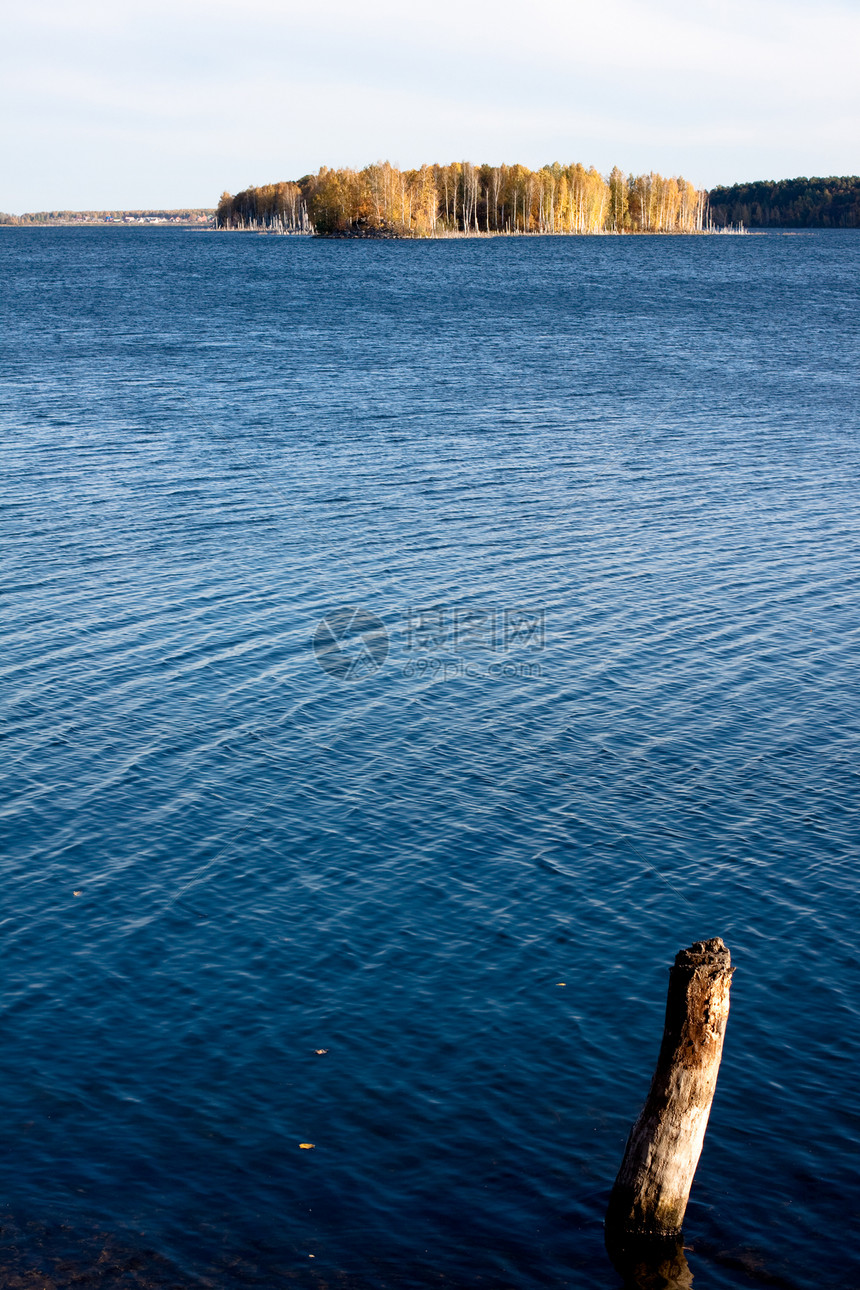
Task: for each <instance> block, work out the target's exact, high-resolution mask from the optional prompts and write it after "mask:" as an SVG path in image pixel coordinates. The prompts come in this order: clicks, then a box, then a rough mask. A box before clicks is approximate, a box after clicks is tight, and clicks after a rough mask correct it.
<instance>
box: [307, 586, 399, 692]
mask: <svg viewBox="0 0 860 1290" xmlns="http://www.w3.org/2000/svg"><path fill="white" fill-rule="evenodd" d="M313 647H314V655H315V656H316V660H317V662H318V663H319V665H320V667H321V668H322V670H323V671H324V672H328V674H329V676H333V677H335V678H336V679H337V680H338V681H358V680H362V679H363V678H364V677H368V676H373V675H374V673H375V672H378V671H379V669H380V668H381V667H382V665H383V663H384V662H385V660H386V659H387V658H388V631H387V629H386V626H385V623H384V622H383V621H382V619H381V618H377V616H376V614H371V613H368V611H367V610H366V609H361V608H359V607H358V606H356V605H344V607H343V608H342V609H333V610H332V611H331V612H330V613H328V614H326V616H325V618H323V619H322V620H321V622H319V623H318V624H317V629H316V631H315V632H314V638H313Z"/></svg>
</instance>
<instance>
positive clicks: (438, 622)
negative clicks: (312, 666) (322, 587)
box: [313, 604, 546, 681]
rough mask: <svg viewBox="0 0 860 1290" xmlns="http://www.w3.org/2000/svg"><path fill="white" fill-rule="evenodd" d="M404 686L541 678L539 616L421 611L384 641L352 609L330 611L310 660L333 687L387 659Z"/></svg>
mask: <svg viewBox="0 0 860 1290" xmlns="http://www.w3.org/2000/svg"><path fill="white" fill-rule="evenodd" d="M392 642H393V644H394V647H395V651H396V657H395V658H394V659H393V660H392V661H393V662H394V664H395V666H396V667H397V669H398V670H399V672H400V675H401V676H403V677H405V678H407V679H410V678H415V679H417V680H421V681H423V680H428V681H436V680H442V681H449V680H453V679H454V678H455V677H460V678H469V679H472V680H477V679H488V680H529V679H536V678H539V677H541V676H542V675H543V673H542V668H541V662H540V656H541V652H542V651H543V649H544V646H545V644H546V621H545V613H544V610H543V609H531V608H530V609H519V608H517V609H512V608H510V607H502V608H498V607H495V606H486V605H484V606H476V605H440V604H436V605H428V606H421V607H417V608H409V609H406V610H405V611H404V612H402V613H401V614H399V615H398V616H397V620H396V626H395V628H394V630H393V631H392V636H391V642H390V641H389V633H388V629H387V628H386V625H385V623H383V621H382V619H381V618H379V617H377V615H376V614H372V613H370V612H369V611H368V610H366V609H361V608H359V607H358V606H356V605H348V606H346V607H344V608H342V609H335V610H332V612H331V613H328V614H326V616H325V618H323V619H322V621H321V622H320V623H319V624H318V626H317V629H316V631H315V633H314V637H313V648H314V654H315V655H316V660H317V662H318V663H319V665H320V667H321V668H322V669H323V671H324V672H327V673H328V674H329V676H333V677H335V678H336V679H337V680H339V681H357V680H362V679H364V678H366V677H369V676H373V675H374V674H375V673H376V672H378V671H379V669H380V668H381V667H382V665H383V664H384V663H385V661H386V659H387V658H388V657H389V648H390V645H391V643H392Z"/></svg>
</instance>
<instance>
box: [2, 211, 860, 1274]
mask: <svg viewBox="0 0 860 1290" xmlns="http://www.w3.org/2000/svg"><path fill="white" fill-rule="evenodd" d="M0 282H2V300H0V312H1V313H2V337H3V351H4V363H3V373H4V374H3V378H2V389H0V417H2V426H3V431H4V434H3V438H4V446H5V451H4V465H3V488H2V498H0V504H2V533H3V545H2V551H3V566H4V569H3V581H2V594H3V602H4V614H3V620H2V621H3V626H2V633H3V649H2V655H0V671H2V694H3V721H2V727H0V729H2V735H3V746H2V751H3V758H2V797H0V811H2V821H0V830H2V855H3V860H2V871H0V872H2V887H3V898H4V899H3V911H4V912H3V916H2V936H3V980H2V1047H0V1053H2V1056H0V1067H2V1089H3V1105H4V1115H3V1129H2V1137H3V1151H2V1153H0V1174H2V1180H1V1181H0V1198H2V1206H3V1208H2V1211H0V1230H2V1238H3V1241H2V1254H0V1267H5V1268H6V1269H7V1272H6V1273H5V1274H4V1275H6V1276H7V1278H8V1283H9V1284H10V1285H12V1284H20V1285H26V1286H31V1285H32V1286H33V1287H36V1286H38V1287H40V1288H41V1287H43V1286H48V1285H50V1286H52V1287H60V1286H66V1285H71V1284H72V1283H74V1284H75V1285H90V1284H93V1285H94V1284H96V1283H97V1284H99V1285H100V1286H104V1285H106V1284H110V1285H119V1284H122V1285H127V1284H128V1285H131V1284H133V1285H139V1286H144V1285H145V1286H153V1287H155V1286H157V1287H182V1288H183V1290H184V1288H185V1287H191V1286H209V1287H214V1288H215V1290H238V1287H246V1286H260V1287H267V1288H269V1290H271V1287H274V1286H276V1285H281V1284H287V1283H289V1284H291V1285H296V1286H297V1287H305V1288H307V1290H315V1288H316V1290H323V1288H324V1287H334V1286H342V1287H347V1288H349V1290H426V1288H427V1287H430V1286H442V1287H448V1288H449V1290H455V1288H456V1290H460V1288H464V1287H474V1288H476V1290H477V1288H483V1290H501V1288H503V1287H508V1288H511V1290H536V1288H537V1287H591V1288H594V1287H606V1290H613V1288H614V1287H617V1286H618V1284H619V1279H618V1277H617V1275H616V1274H615V1272H614V1271H613V1269H612V1267H611V1265H610V1263H609V1261H608V1259H607V1257H606V1255H605V1252H604V1249H603V1233H602V1219H603V1213H604V1209H605V1205H606V1200H607V1197H608V1193H609V1189H610V1187H611V1185H612V1181H613V1179H614V1176H615V1173H616V1171H617V1168H618V1166H619V1164H620V1161H621V1156H622V1154H623V1150H624V1144H625V1139H626V1136H627V1133H628V1130H629V1128H630V1125H631V1124H632V1122H633V1120H634V1119H635V1117H636V1114H637V1113H638V1110H639V1108H640V1106H641V1104H642V1102H643V1100H644V1097H645V1094H646V1092H647V1089H648V1084H649V1081H650V1077H651V1074H652V1072H653V1068H654V1063H655V1060H656V1055H657V1049H658V1047H659V1042H660V1036H661V1031H662V1022H663V1009H664V1005H665V992H666V985H667V980H668V974H667V969H668V967H669V965H670V964H671V962H672V960H673V957H674V955H675V953H676V952H677V951H678V950H679V949H680V948H682V947H683V946H686V945H689V944H690V943H691V942H692V941H694V940H697V939H700V938H706V937H711V936H722V937H723V939H724V940H725V941H726V943H727V944H728V946H729V948H730V949H731V952H732V957H733V962H734V964H735V965H736V967H737V972H736V974H735V978H734V985H733V989H732V1014H731V1016H730V1019H729V1024H728V1031H727V1035H726V1044H725V1050H724V1056H723V1064H722V1070H721V1074H720V1080H719V1084H718V1087H717V1094H716V1098H715V1101H714V1106H713V1111H712V1114H711V1122H710V1127H709V1130H708V1135H707V1138H706V1140H705V1147H704V1151H703V1154H702V1159H701V1162H700V1165H699V1169H698V1173H697V1176H696V1182H695V1186H694V1188H693V1194H692V1199H691V1203H690V1207H689V1209H688V1212H687V1222H686V1227H685V1235H686V1238H687V1242H686V1243H687V1245H688V1247H690V1248H688V1258H689V1263H690V1269H691V1272H692V1274H693V1278H694V1284H695V1285H697V1286H700V1287H702V1288H703V1290H704V1287H708V1288H715V1290H721V1288H723V1287H756V1286H763V1285H771V1286H773V1285H777V1286H783V1287H796V1288H798V1290H801V1288H804V1287H818V1286H821V1285H824V1284H826V1285H827V1286H828V1287H829V1290H842V1288H844V1290H849V1288H851V1290H856V1287H857V1286H858V1285H860V1253H858V1246H857V1242H856V1239H855V1238H852V1235H851V1225H852V1222H853V1221H854V1219H855V1216H856V1209H857V1201H858V1194H860V1185H858V1175H857V1159H858V1152H859V1151H860V1106H858V1095H857V1070H858V1067H860V962H858V959H859V958H860V950H858V945H860V901H858V892H857V880H856V870H857V854H858V840H860V829H858V796H860V792H858V790H860V767H858V733H860V685H858V625H860V621H858V579H860V487H858V474H859V473H860V472H858V439H857V431H858V385H860V381H858V370H860V366H859V365H858V360H860V343H859V342H860V309H858V305H860V287H858V284H860V232H851V231H845V232H835V231H834V232H829V231H820V232H819V231H816V232H808V233H794V234H792V235H787V234H783V233H779V232H768V233H767V234H760V235H747V236H742V237H741V236H739V237H731V236H714V237H690V238H685V237H666V238H659V237H621V238H618V237H595V238H579V239H578V238H565V237H557V238H531V239H526V238H510V239H509V238H489V239H476V240H466V239H458V240H450V241H438V242H394V241H392V242H373V241H363V242H362V241H358V242H356V241H345V242H338V241H323V240H318V239H311V238H301V237H295V238H276V237H258V236H253V235H242V234H218V233H197V232H182V231H177V230H172V229H157V228H152V229H120V228H104V229H66V230H64V229H38V228H35V229H26V228H8V229H2V230H0ZM321 1050H322V1051H321ZM302 1144H306V1145H304V1146H303V1145H302ZM310 1144H312V1145H310ZM99 1261H100V1262H99ZM15 1277H18V1278H21V1279H20V1281H15V1280H14V1279H13V1278H15ZM75 1277H79V1278H80V1279H79V1280H74V1278H75ZM28 1278H29V1279H28ZM110 1278H113V1279H112V1280H111V1279H110Z"/></svg>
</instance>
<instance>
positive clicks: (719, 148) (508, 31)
mask: <svg viewBox="0 0 860 1290" xmlns="http://www.w3.org/2000/svg"><path fill="white" fill-rule="evenodd" d="M858 50H860V4H858V3H857V0H839V2H834V0H817V2H816V3H815V5H814V6H813V4H812V3H810V0H804V2H803V3H799V2H798V0H698V2H697V3H696V4H694V5H691V4H690V3H689V0H685V2H684V3H681V2H680V0H596V2H595V0H590V2H589V3H588V4H586V3H584V2H583V0H528V2H527V3H526V0H517V3H511V2H510V0H429V2H428V3H424V4H416V3H414V0H412V2H411V3H408V2H405V0H399V2H398V3H394V0H364V2H363V3H356V2H355V0H327V3H325V4H323V5H317V6H315V5H313V4H309V3H308V2H307V0H302V2H301V3H299V0H110V2H109V3H108V2H106V0H27V3H26V4H24V3H18V4H16V5H10V6H8V7H7V10H6V15H5V17H4V20H3V38H2V41H0V122H2V129H0V211H6V212H8V213H11V214H21V213H22V212H24V211H36V210H55V209H115V208H125V209H128V208H135V207H145V208H158V207H167V208H176V207H182V206H214V205H215V204H216V203H217V200H218V197H219V196H220V194H221V193H222V192H223V191H224V190H225V189H227V190H228V191H230V192H236V191H238V190H239V189H240V188H244V187H245V186H247V185H248V184H262V183H268V182H272V181H275V180H280V179H296V178H299V177H300V176H302V175H304V174H308V173H309V172H311V171H316V170H318V169H319V167H320V166H322V165H329V166H354V167H361V166H363V165H366V164H368V163H369V162H372V161H380V160H388V161H391V162H392V163H393V164H394V165H398V166H402V167H411V166H419V165H421V164H422V163H424V162H434V161H438V162H448V161H454V160H469V161H474V162H478V163H480V162H490V163H491V164H498V163H500V162H502V161H505V162H509V163H513V162H521V163H522V164H524V165H526V166H529V167H532V168H534V167H538V166H540V165H543V164H544V163H547V162H552V161H561V162H563V163H570V162H576V161H580V162H582V163H584V164H585V165H595V166H597V168H598V169H599V170H601V171H603V172H604V173H607V172H608V171H609V170H610V169H611V168H612V166H613V165H618V166H620V167H621V168H622V169H623V170H625V171H628V172H641V171H647V170H657V171H660V172H661V173H663V174H673V175H677V174H683V175H684V176H685V177H686V178H689V179H691V180H692V181H693V182H694V183H695V184H697V185H698V186H702V187H707V188H711V187H713V186H714V185H715V184H722V183H735V182H740V181H743V180H752V179H780V178H788V177H793V176H796V175H830V174H843V175H844V174H857V173H858V172H860V76H858V74H857V56H858Z"/></svg>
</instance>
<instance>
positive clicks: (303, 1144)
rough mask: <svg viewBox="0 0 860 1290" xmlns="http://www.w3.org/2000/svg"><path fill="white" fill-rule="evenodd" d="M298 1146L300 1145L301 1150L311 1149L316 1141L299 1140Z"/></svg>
mask: <svg viewBox="0 0 860 1290" xmlns="http://www.w3.org/2000/svg"><path fill="white" fill-rule="evenodd" d="M299 1146H300V1147H301V1149H302V1151H313V1149H314V1147H315V1146H316V1143H315V1142H300V1143H299Z"/></svg>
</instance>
